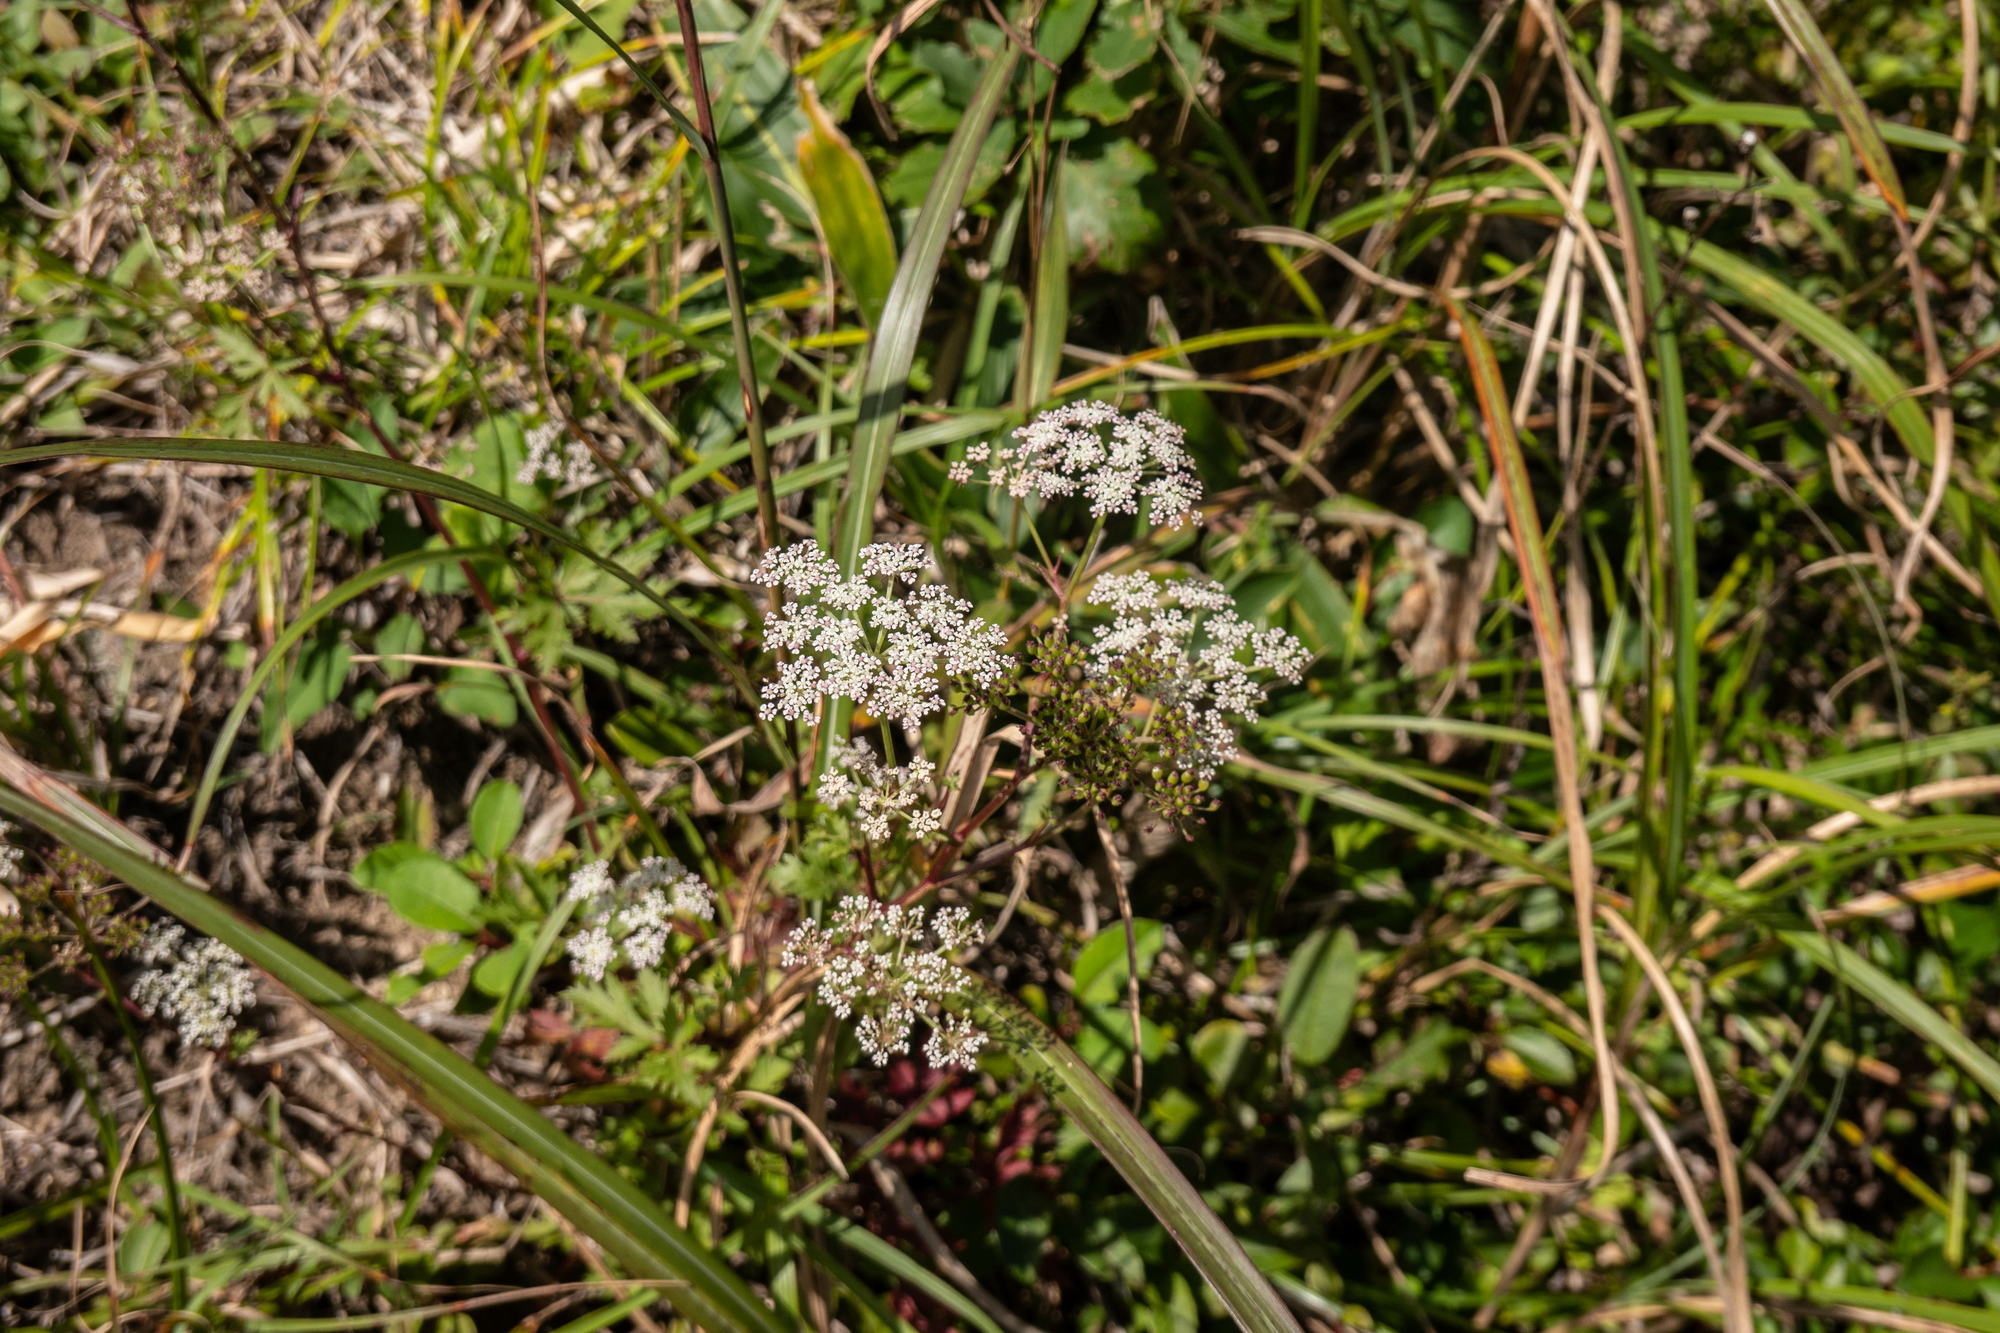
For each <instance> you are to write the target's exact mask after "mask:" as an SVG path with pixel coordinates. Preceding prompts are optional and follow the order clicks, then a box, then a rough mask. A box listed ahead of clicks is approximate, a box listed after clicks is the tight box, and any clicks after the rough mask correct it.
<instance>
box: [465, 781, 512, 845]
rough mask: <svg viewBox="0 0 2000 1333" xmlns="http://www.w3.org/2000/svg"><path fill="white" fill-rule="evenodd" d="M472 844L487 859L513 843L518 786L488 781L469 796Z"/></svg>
mask: <svg viewBox="0 0 2000 1333" xmlns="http://www.w3.org/2000/svg"><path fill="white" fill-rule="evenodd" d="M469 822H470V823H471V825H472V845H473V846H474V847H476V848H478V849H479V854H480V855H481V856H483V857H485V858H486V859H487V860H489V861H497V860H499V859H500V854H501V853H502V852H504V851H506V850H507V849H508V848H509V847H510V846H512V845H513V842H514V835H515V834H517V833H519V832H520V831H521V789H520V788H519V787H518V786H516V785H514V784H513V783H511V782H506V781H498V782H488V783H486V784H485V785H484V786H482V787H481V788H480V789H479V794H478V795H477V796H475V797H473V798H472V813H471V816H470V819H469Z"/></svg>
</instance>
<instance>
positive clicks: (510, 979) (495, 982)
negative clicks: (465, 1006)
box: [472, 935, 535, 1000]
mask: <svg viewBox="0 0 2000 1333" xmlns="http://www.w3.org/2000/svg"><path fill="white" fill-rule="evenodd" d="M534 945H535V941H534V939H533V938H532V937H531V936H526V935H524V936H522V937H521V938H520V939H517V940H515V941H514V942H513V943H512V944H509V945H508V946H507V947H506V948H504V949H495V950H494V951H493V952H492V953H489V954H487V955H486V956H485V957H484V958H482V959H480V960H479V961H478V962H477V963H474V964H473V966H472V988H473V989H474V990H476V991H478V992H479V993H480V994H481V995H484V996H486V997H487V998H488V999H493V1000H498V999H503V998H505V996H506V995H507V993H508V992H509V991H511V990H512V989H513V988H514V980H515V978H516V977H518V976H520V975H521V969H522V968H523V967H525V966H526V965H527V962H528V959H529V958H530V957H532V956H533V955H534Z"/></svg>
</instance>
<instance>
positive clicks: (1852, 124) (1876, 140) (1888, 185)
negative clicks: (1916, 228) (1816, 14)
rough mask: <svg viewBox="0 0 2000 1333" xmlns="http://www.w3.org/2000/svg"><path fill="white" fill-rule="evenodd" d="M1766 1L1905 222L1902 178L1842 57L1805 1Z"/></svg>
mask: <svg viewBox="0 0 2000 1333" xmlns="http://www.w3.org/2000/svg"><path fill="white" fill-rule="evenodd" d="M1764 4H1765V6H1766V7H1767V8H1769V9H1770V11H1771V15H1772V17H1773V18H1775V19H1777V20H1778V26H1779V27H1780V28H1783V29H1784V31H1785V37H1786V38H1787V39H1788V40H1789V41H1790V42H1791V44H1792V45H1793V46H1794V47H1796V48H1798V53H1799V55H1800V57H1801V58H1803V59H1804V60H1805V62H1806V68H1808V69H1810V70H1811V71H1812V73H1813V81H1814V82H1815V83H1817V84H1819V91H1820V96H1821V97H1823V98H1825V99H1826V102H1827V105H1829V106H1831V107H1832V108H1833V114H1834V115H1836V116H1838V117H1839V118H1840V127H1841V128H1842V129H1843V130H1845V131H1847V141H1848V143H1850V144H1852V145H1853V147H1854V155H1855V157H1857V158H1859V159H1860V160H1861V169H1862V170H1863V171H1865V172H1867V173H1868V179H1870V180H1872V181H1874V182H1875V188H1876V189H1878V190H1880V191H1881V192H1882V197H1883V198H1884V199H1886V200H1888V201H1889V207H1891V208H1893V209H1895V210H1896V216H1897V217H1899V218H1902V219H1903V220H1904V221H1905V222H1907V221H1909V218H1910V209H1909V205H1908V204H1906V203H1905V202H1904V201H1903V181H1902V178H1901V177H1899V176H1898V175H1897V174H1896V164H1895V163H1894V162H1892V161H1891V160H1890V159H1889V146H1888V145H1887V144H1885V143H1883V142H1882V136H1881V135H1880V134H1879V133H1877V132H1876V129H1875V117H1874V116H1873V115H1872V114H1871V113H1870V112H1869V110H1868V104H1867V103H1866V102H1864V101H1862V100H1861V94H1860V93H1858V92H1856V91H1855V88H1854V81H1853V80H1852V79H1850V78H1848V77H1847V71H1846V70H1845V69H1843V68H1841V64H1840V58H1839V57H1838V56H1836V55H1834V53H1833V48H1832V47H1831V46H1829V45H1828V44H1827V40H1826V34H1825V33H1823V32H1821V31H1820V30H1819V24H1817V23H1815V22H1814V21H1813V16H1812V12H1811V11H1810V10H1808V9H1807V8H1806V7H1805V4H1804V3H1803V0H1764Z"/></svg>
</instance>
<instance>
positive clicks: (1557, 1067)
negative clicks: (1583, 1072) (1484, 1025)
mask: <svg viewBox="0 0 2000 1333" xmlns="http://www.w3.org/2000/svg"><path fill="white" fill-rule="evenodd" d="M1501 1041H1503V1042H1504V1043H1505V1044H1506V1046H1507V1049H1508V1050H1510V1051H1512V1052H1513V1053H1514V1054H1516V1055H1518V1056H1520V1057H1521V1060H1522V1062H1523V1063H1524V1064H1526V1065H1527V1066H1528V1069H1529V1070H1530V1071H1531V1072H1532V1073H1533V1074H1534V1076H1535V1077H1536V1078H1538V1079H1540V1080H1541V1081H1542V1082H1544V1083H1549V1084H1554V1085H1556V1086H1558V1087H1563V1086H1567V1085H1568V1084H1571V1083H1574V1082H1576V1057H1575V1056H1574V1055H1572V1054H1570V1049H1569V1047H1567V1046H1565V1045H1563V1043H1562V1038H1560V1037H1558V1036H1556V1035H1555V1034H1554V1033H1550V1032H1544V1031H1542V1029H1540V1028H1514V1029H1512V1030H1511V1031H1509V1032H1508V1033H1507V1035H1506V1036H1504V1037H1502V1038H1501Z"/></svg>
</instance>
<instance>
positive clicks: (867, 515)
mask: <svg viewBox="0 0 2000 1333" xmlns="http://www.w3.org/2000/svg"><path fill="white" fill-rule="evenodd" d="M1018 59H1019V53H1018V52H1016V51H1015V49H1014V47H1013V46H1012V44H1011V43H1009V44H1007V45H1005V46H1004V47H1003V49H1002V50H1001V51H1000V52H999V53H998V54H997V55H996V56H994V58H993V59H992V60H991V61H990V62H989V63H988V64H987V66H986V72H985V73H984V74H983V75H981V77H980V80H979V84H978V86H977V87H976V88H975V89H974V90H973V93H972V100H971V101H970V102H969V103H968V104H967V105H966V108H965V114H964V115H963V117H961V118H960V120H959V122H958V129H957V130H956V131H955V132H954V133H953V134H952V136H951V142H950V143H949V144H948V145H946V147H945V152H944V160H943V161H942V162H940V163H939V165H938V172H937V177H936V179H935V180H933V181H932V182H931V188H930V193H928V194H927V195H925V196H924V204H923V207H922V209H920V210H919V211H918V213H917V218H916V222H915V223H914V224H913V225H912V226H911V227H910V232H909V237H908V240H907V242H906V243H905V245H904V247H903V257H902V260H901V261H900V262H899V263H898V264H897V265H896V277H895V280H894V281H893V282H891V283H890V284H889V297H888V300H887V302H886V303H885V304H884V305H883V307H882V320H881V323H880V324H879V326H878V327H877V328H876V331H875V337H874V339H873V341H872V342H870V344H869V347H868V365H867V368H866V369H865V370H864V371H863V372H862V375H861V416H860V420H859V421H858V422H857V424H856V425H855V428H854V443H853V446H852V447H851V448H850V450H849V452H848V459H847V490H846V493H845V495H844V496H843V498H842V500H841V506H840V519H839V522H838V524H837V525H836V526H835V529H834V550H833V555H834V558H835V559H836V560H838V561H839V562H840V567H841V569H842V570H843V571H846V572H850V573H851V572H852V571H853V569H854V562H855V560H856V559H857V558H858V557H859V555H860V552H861V548H862V547H863V546H864V545H866V544H867V541H868V538H869V535H870V534H871V533H873V531H874V529H875V502H876V500H877V499H878V498H879V497H880V496H881V494H882V483H883V480H884V478H886V477H887V476H888V472H889V452H890V449H889V446H890V445H891V443H892V442H893V441H894V440H895V438H896V422H897V420H898V418H899V417H900V416H901V413H902V406H903V396H904V394H905V393H906V392H908V389H909V379H910V365H911V363H912V362H913V361H914V360H915V359H916V355H917V341H918V338H919V337H920V336H921V335H922V333H923V324H924V312H925V310H927V309H929V307H930V302H931V289H932V288H933V287H935V286H936V285H937V274H938V265H939V264H940V263H942V262H943V260H944V247H945V242H947V241H948V240H950V239H951V229H952V227H953V225H954V224H955V221H956V219H957V217H958V208H959V204H960V202H961V201H962V200H963V199H964V198H965V189H966V186H967V185H969V184H970V183H971V181H972V170H973V168H974V167H975V166H977V165H978V162H979V151H980V149H981V148H983V147H985V145H986V134H987V131H988V130H989V129H991V128H992V125H993V117H994V114H995V113H996V112H998V111H999V109H1000V105H1001V102H1002V100H1003V99H1004V98H1005V96H1006V93H1007V89H1008V88H1009V87H1010V86H1011V84H1012V80H1013V77H1014V65H1015V62H1016V61H1017V60H1018ZM836 730H837V729H836Z"/></svg>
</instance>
